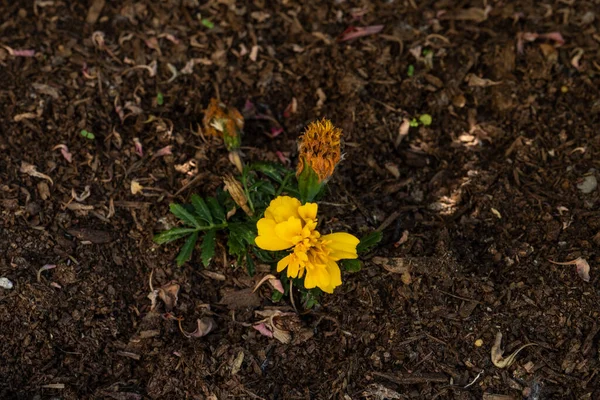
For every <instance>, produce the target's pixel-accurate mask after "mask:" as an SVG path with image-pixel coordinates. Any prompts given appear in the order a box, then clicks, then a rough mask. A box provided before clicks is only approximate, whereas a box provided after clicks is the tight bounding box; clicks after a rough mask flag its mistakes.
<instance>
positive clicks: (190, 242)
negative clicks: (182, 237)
mask: <svg viewBox="0 0 600 400" xmlns="http://www.w3.org/2000/svg"><path fill="white" fill-rule="evenodd" d="M197 241H198V231H195V232H194V233H192V234H191V235H190V236H188V238H187V240H186V241H185V243H184V244H183V246H181V250H180V251H179V254H178V255H177V266H179V267H181V266H182V265H183V264H185V263H186V262H187V261H189V259H190V258H192V252H193V251H194V246H196V242H197Z"/></svg>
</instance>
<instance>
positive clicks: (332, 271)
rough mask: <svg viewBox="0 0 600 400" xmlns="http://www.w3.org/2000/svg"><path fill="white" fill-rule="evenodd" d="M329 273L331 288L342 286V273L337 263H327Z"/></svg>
mask: <svg viewBox="0 0 600 400" xmlns="http://www.w3.org/2000/svg"><path fill="white" fill-rule="evenodd" d="M327 272H329V284H330V285H331V286H333V287H337V286H340V285H341V284H342V272H341V271H340V267H339V266H338V265H337V263H336V262H335V261H329V262H328V263H327Z"/></svg>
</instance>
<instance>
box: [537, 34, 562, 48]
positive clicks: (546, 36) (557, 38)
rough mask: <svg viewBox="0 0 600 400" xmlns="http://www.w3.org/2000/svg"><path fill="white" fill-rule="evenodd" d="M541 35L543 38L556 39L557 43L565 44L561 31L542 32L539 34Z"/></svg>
mask: <svg viewBox="0 0 600 400" xmlns="http://www.w3.org/2000/svg"><path fill="white" fill-rule="evenodd" d="M539 37H540V38H541V39H548V40H554V41H555V42H556V44H557V45H559V46H561V45H563V44H565V39H564V38H563V35H561V33H560V32H548V33H542V34H540V35H539Z"/></svg>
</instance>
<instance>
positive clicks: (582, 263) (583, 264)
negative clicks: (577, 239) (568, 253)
mask: <svg viewBox="0 0 600 400" xmlns="http://www.w3.org/2000/svg"><path fill="white" fill-rule="evenodd" d="M548 261H549V262H551V263H552V264H556V265H575V267H576V268H577V275H579V277H580V278H581V279H583V280H584V281H586V282H589V281H590V264H588V262H587V261H586V260H585V258H581V257H578V258H576V259H575V260H572V261H565V262H556V261H552V260H548Z"/></svg>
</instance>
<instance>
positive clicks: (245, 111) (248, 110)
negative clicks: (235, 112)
mask: <svg viewBox="0 0 600 400" xmlns="http://www.w3.org/2000/svg"><path fill="white" fill-rule="evenodd" d="M255 110H256V107H255V106H254V103H252V102H251V101H250V100H246V103H244V108H243V109H242V113H243V114H249V113H252V112H254V111H255Z"/></svg>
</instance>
